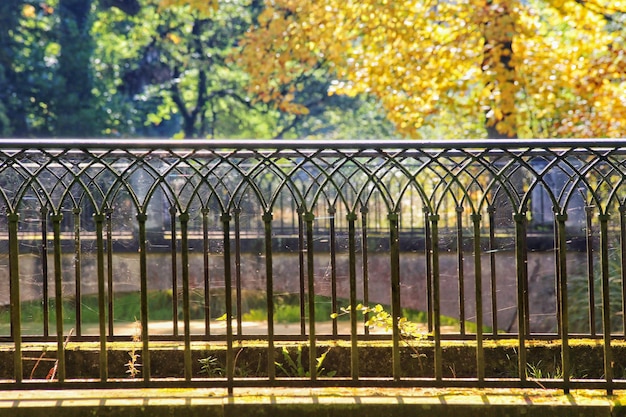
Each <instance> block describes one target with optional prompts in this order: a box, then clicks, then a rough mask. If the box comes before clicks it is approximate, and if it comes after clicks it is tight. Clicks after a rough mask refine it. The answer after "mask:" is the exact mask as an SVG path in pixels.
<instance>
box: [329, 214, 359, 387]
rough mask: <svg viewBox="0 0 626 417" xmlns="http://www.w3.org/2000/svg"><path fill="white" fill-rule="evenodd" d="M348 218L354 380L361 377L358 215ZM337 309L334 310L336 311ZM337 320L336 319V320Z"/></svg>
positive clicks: (352, 374)
mask: <svg viewBox="0 0 626 417" xmlns="http://www.w3.org/2000/svg"><path fill="white" fill-rule="evenodd" d="M346 219H347V220H348V263H349V266H348V269H349V275H350V342H351V345H350V375H351V376H352V380H353V381H356V380H358V379H359V346H358V337H357V334H356V329H357V311H356V306H357V301H356V236H355V233H356V227H355V221H356V219H357V215H356V213H354V212H350V213H348V214H347V216H346ZM335 311H337V310H333V312H335ZM334 321H336V320H334Z"/></svg>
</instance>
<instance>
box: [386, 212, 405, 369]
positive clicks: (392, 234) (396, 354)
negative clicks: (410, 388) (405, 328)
mask: <svg viewBox="0 0 626 417" xmlns="http://www.w3.org/2000/svg"><path fill="white" fill-rule="evenodd" d="M387 218H388V219H389V252H390V257H391V258H390V267H391V315H392V318H391V323H392V330H393V333H392V349H393V350H392V366H393V379H394V381H399V380H400V378H401V377H402V366H401V363H400V329H399V328H398V321H399V319H400V316H401V315H402V306H401V304H400V232H399V230H398V227H399V215H398V213H394V212H391V213H389V214H388V216H387Z"/></svg>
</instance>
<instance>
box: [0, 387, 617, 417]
mask: <svg viewBox="0 0 626 417" xmlns="http://www.w3.org/2000/svg"><path fill="white" fill-rule="evenodd" d="M622 404H626V394H624V395H622V396H620V395H615V396H606V395H605V394H604V393H603V391H576V392H574V393H572V394H569V395H564V394H561V393H559V392H557V391H552V390H474V389H455V390H442V389H371V388H367V389H350V388H333V389H329V388H324V389H321V388H320V389H282V388H278V389H237V390H235V395H233V396H232V397H229V396H228V395H227V393H226V391H225V390H221V389H124V390H115V389H113V390H71V391H70V390H47V391H44V390H41V391H3V392H0V417H5V416H6V417H50V416H51V415H62V416H63V417H86V416H97V417H117V416H120V417H121V416H123V417H135V416H136V417H148V416H150V417H200V416H202V417H207V416H210V417H309V416H310V417H339V416H341V417H403V416H412V417H420V416H428V417H432V416H437V417H466V416H467V417H517V416H520V417H521V416H524V417H529V416H547V417H552V416H554V417H626V408H625V407H624V406H622Z"/></svg>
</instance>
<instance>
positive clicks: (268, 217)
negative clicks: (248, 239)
mask: <svg viewBox="0 0 626 417" xmlns="http://www.w3.org/2000/svg"><path fill="white" fill-rule="evenodd" d="M272 219H273V215H272V212H269V211H268V212H265V213H264V214H263V223H264V224H265V292H266V297H267V376H268V378H269V380H270V381H273V380H274V379H275V378H276V365H275V364H274V362H275V361H276V360H275V359H274V358H275V354H274V353H275V352H274V268H273V261H272Z"/></svg>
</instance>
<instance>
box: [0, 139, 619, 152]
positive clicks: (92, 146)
mask: <svg viewBox="0 0 626 417" xmlns="http://www.w3.org/2000/svg"><path fill="white" fill-rule="evenodd" d="M250 148H254V149H276V150H281V149H313V150H315V149H320V150H323V149H357V150H358V149H423V150H426V149H442V150H446V149H449V150H453V149H463V150H471V149H492V148H495V149H500V150H502V149H507V150H512V149H589V150H591V149H593V150H599V149H612V150H615V149H621V150H624V149H626V138H624V139H597V138H589V139H558V140H547V139H481V140H479V139H445V140H444V139H434V140H410V139H398V140H389V139H367V140H352V139H351V140H340V141H337V140H333V141H330V140H305V139H298V140H282V139H281V140H278V139H273V140H268V139H183V140H173V139H13V138H0V149H2V150H15V149H20V150H23V149H33V150H34V149H89V150H104V149H190V150H202V149H250Z"/></svg>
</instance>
